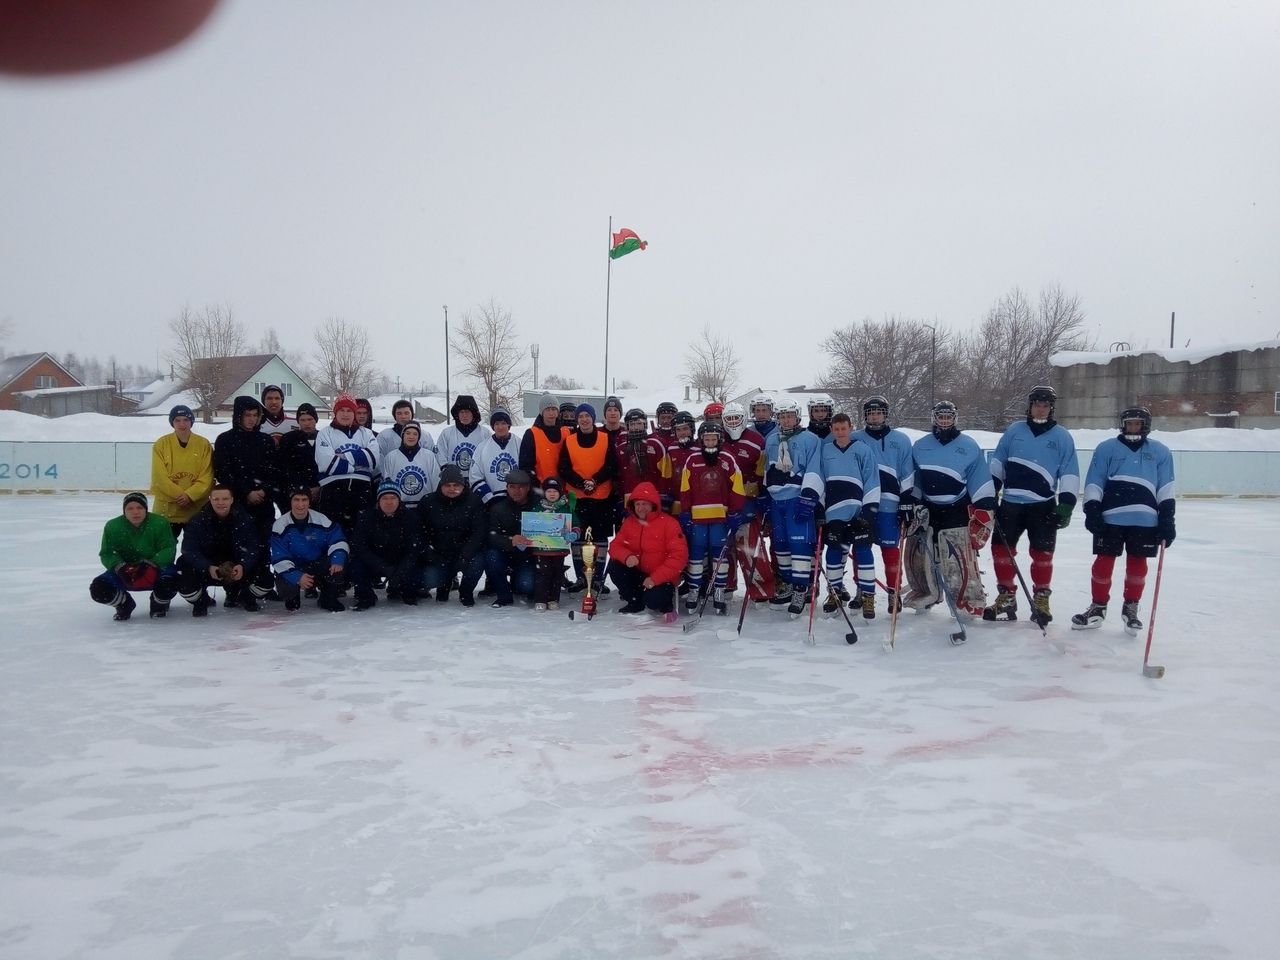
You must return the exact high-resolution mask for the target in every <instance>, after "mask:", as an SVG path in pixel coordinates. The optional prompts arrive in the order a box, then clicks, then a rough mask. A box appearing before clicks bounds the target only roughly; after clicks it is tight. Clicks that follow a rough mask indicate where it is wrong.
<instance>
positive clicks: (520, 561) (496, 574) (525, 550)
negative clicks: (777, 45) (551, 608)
mask: <svg viewBox="0 0 1280 960" xmlns="http://www.w3.org/2000/svg"><path fill="white" fill-rule="evenodd" d="M532 490H533V477H531V476H530V475H529V473H528V471H525V470H520V469H516V470H512V471H511V472H510V473H508V474H507V495H506V496H505V497H498V498H497V499H496V500H494V501H493V503H491V504H490V505H489V532H488V535H487V536H486V538H485V549H484V579H485V583H488V584H490V585H492V586H493V588H494V591H495V593H496V599H495V600H494V601H493V603H492V604H490V606H493V607H509V606H511V604H512V603H514V602H515V594H517V593H518V594H520V595H521V596H522V597H527V598H529V599H530V600H532V598H533V581H534V576H535V574H536V572H537V567H538V558H537V557H536V556H535V555H534V554H533V552H532V551H531V550H530V549H529V548H530V547H531V546H533V541H532V540H530V539H529V538H528V537H526V536H523V535H522V534H521V533H520V518H521V515H522V514H523V513H524V512H525V511H526V510H533V509H535V508H534V505H533V502H532V500H531V498H530V493H531V491H532Z"/></svg>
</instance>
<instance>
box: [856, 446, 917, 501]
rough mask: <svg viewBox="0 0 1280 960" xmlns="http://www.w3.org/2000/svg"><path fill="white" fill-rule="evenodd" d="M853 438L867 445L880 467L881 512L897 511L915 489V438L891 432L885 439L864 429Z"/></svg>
mask: <svg viewBox="0 0 1280 960" xmlns="http://www.w3.org/2000/svg"><path fill="white" fill-rule="evenodd" d="M853 439H855V440H857V441H858V442H859V443H865V444H866V445H867V446H868V447H870V448H871V453H872V455H873V456H875V458H876V463H878V464H879V466H880V509H882V510H897V509H898V503H899V501H900V500H901V499H902V495H903V494H904V493H910V492H911V489H912V487H914V486H915V469H916V466H915V460H913V459H912V457H911V438H910V437H908V436H907V435H906V434H905V433H903V432H902V431H901V430H893V429H889V430H887V431H885V433H884V435H883V436H879V437H877V436H875V435H874V434H871V433H868V432H867V430H866V428H865V427H864V428H863V429H861V430H855V431H853Z"/></svg>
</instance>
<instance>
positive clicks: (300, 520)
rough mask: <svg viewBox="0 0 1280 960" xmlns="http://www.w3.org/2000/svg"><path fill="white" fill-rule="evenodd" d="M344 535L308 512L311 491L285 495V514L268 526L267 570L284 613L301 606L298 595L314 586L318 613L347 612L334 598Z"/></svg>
mask: <svg viewBox="0 0 1280 960" xmlns="http://www.w3.org/2000/svg"><path fill="white" fill-rule="evenodd" d="M349 553H350V548H349V547H348V546H347V539H346V535H345V534H344V533H343V532H342V527H341V526H340V525H339V524H338V523H337V522H335V521H333V520H330V519H329V518H328V517H326V516H325V515H324V514H323V513H320V512H319V511H317V510H312V509H311V491H310V490H309V489H308V488H306V487H295V488H294V489H293V490H291V491H290V492H289V512H288V513H286V514H285V515H284V516H283V517H280V518H278V519H277V520H276V522H275V523H274V524H273V525H272V527H271V570H272V572H273V573H275V575H276V592H277V593H278V594H280V598H281V599H282V600H283V601H284V608H285V609H286V610H297V609H298V608H299V607H301V606H302V592H303V591H304V590H310V589H311V588H312V587H316V588H317V589H318V590H319V593H320V601H319V606H320V609H321V610H328V611H329V612H330V613H337V612H338V611H340V610H345V609H347V608H346V606H345V605H344V604H343V603H342V601H340V600H339V599H338V591H339V590H340V589H341V588H342V585H343V584H344V583H345V579H346V573H345V571H346V566H347V555H348V554H349Z"/></svg>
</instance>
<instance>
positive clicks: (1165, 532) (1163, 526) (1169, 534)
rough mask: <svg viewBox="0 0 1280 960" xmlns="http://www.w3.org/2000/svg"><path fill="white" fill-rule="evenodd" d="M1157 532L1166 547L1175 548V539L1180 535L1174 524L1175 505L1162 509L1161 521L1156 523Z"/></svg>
mask: <svg viewBox="0 0 1280 960" xmlns="http://www.w3.org/2000/svg"><path fill="white" fill-rule="evenodd" d="M1156 532H1157V533H1158V534H1159V535H1160V539H1161V540H1163V541H1164V545H1165V546H1166V547H1171V546H1173V538H1174V537H1176V536H1177V535H1178V531H1177V530H1176V529H1174V523H1173V504H1168V505H1167V506H1161V507H1160V519H1159V520H1157V521H1156Z"/></svg>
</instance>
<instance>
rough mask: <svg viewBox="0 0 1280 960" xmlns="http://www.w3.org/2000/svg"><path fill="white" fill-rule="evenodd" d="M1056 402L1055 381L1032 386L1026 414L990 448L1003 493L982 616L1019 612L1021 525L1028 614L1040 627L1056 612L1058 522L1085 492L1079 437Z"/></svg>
mask: <svg viewBox="0 0 1280 960" xmlns="http://www.w3.org/2000/svg"><path fill="white" fill-rule="evenodd" d="M1057 402H1058V394H1057V391H1055V390H1054V389H1053V387H1033V388H1032V389H1031V392H1030V394H1028V396H1027V416H1026V419H1025V420H1019V421H1018V422H1017V423H1013V424H1010V425H1009V428H1008V429H1007V430H1005V432H1004V436H1002V437H1001V438H1000V442H999V443H998V444H996V450H995V453H994V454H992V456H991V479H992V481H993V482H994V483H995V487H996V495H997V497H998V498H999V500H1000V505H999V506H998V507H996V527H995V539H994V540H993V541H992V543H991V562H992V565H993V566H994V567H995V569H996V588H997V591H998V592H997V594H996V598H995V600H994V601H993V602H992V604H991V606H989V607H987V608H986V609H985V610H983V611H982V619H984V620H1017V619H1018V613H1017V611H1018V596H1017V592H1016V591H1015V589H1014V581H1015V579H1016V578H1017V571H1016V570H1015V569H1014V559H1013V558H1014V557H1015V556H1017V552H1018V550H1017V547H1018V540H1019V538H1020V537H1021V536H1022V534H1023V533H1024V532H1025V533H1026V535H1027V544H1028V547H1029V550H1030V553H1031V588H1032V595H1031V604H1032V607H1033V609H1032V611H1031V619H1032V621H1034V622H1035V623H1036V624H1038V625H1039V626H1041V627H1044V626H1047V625H1048V624H1049V621H1051V620H1052V619H1053V614H1052V613H1050V612H1049V594H1050V592H1051V590H1050V587H1049V584H1050V582H1051V581H1052V580H1053V551H1054V548H1055V547H1056V546H1057V543H1058V530H1059V529H1061V528H1064V527H1066V526H1067V524H1069V523H1070V522H1071V511H1072V510H1073V509H1074V508H1075V505H1076V497H1077V495H1078V494H1079V493H1080V464H1079V461H1078V460H1077V459H1076V445H1075V441H1074V440H1072V439H1071V434H1069V433H1068V432H1067V431H1066V430H1065V429H1064V428H1063V427H1061V426H1059V425H1058V421H1056V420H1054V419H1053V411H1054V405H1055V404H1056V403H1057Z"/></svg>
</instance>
